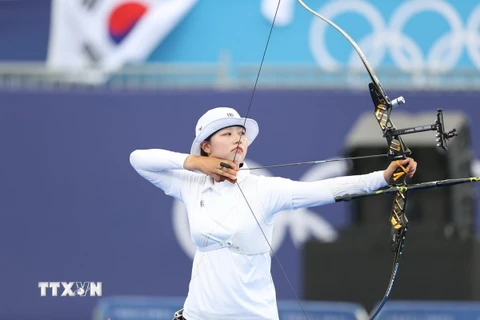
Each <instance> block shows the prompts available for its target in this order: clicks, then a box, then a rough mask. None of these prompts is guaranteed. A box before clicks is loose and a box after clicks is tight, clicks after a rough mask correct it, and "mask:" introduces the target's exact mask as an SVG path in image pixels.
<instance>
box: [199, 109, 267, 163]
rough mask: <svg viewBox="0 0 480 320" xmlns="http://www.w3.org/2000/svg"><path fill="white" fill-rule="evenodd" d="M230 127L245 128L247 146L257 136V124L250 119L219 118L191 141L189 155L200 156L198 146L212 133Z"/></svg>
mask: <svg viewBox="0 0 480 320" xmlns="http://www.w3.org/2000/svg"><path fill="white" fill-rule="evenodd" d="M231 126H241V127H245V135H246V136H247V139H248V145H250V144H251V143H252V142H253V140H255V138H256V137H257V135H258V132H259V128H258V123H257V122H256V121H255V120H253V119H250V118H246V119H245V118H221V119H217V120H215V121H213V122H211V123H209V124H208V125H207V126H205V128H203V129H202V131H200V133H199V134H198V136H196V137H195V140H193V143H192V147H191V148H190V154H192V155H197V156H199V155H200V149H201V148H200V144H201V143H202V142H203V141H204V140H205V139H206V138H208V137H209V136H210V135H211V134H212V133H214V132H216V131H218V130H221V129H223V128H226V127H231Z"/></svg>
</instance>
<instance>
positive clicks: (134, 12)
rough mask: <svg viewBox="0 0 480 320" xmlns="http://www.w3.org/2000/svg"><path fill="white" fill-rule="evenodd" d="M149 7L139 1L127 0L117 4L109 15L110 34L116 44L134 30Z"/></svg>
mask: <svg viewBox="0 0 480 320" xmlns="http://www.w3.org/2000/svg"><path fill="white" fill-rule="evenodd" d="M147 10H148V7H147V6H146V5H145V4H143V3H141V2H137V1H125V2H124V3H122V4H119V5H117V6H115V7H114V8H113V10H112V12H111V13H110V15H109V17H108V34H109V35H110V39H112V41H113V42H114V43H115V44H119V43H120V42H122V41H123V39H125V37H126V36H128V34H129V33H130V32H131V31H132V30H133V28H134V27H135V25H136V24H137V22H138V21H140V19H141V18H142V16H143V15H144V14H145V13H146V12H147Z"/></svg>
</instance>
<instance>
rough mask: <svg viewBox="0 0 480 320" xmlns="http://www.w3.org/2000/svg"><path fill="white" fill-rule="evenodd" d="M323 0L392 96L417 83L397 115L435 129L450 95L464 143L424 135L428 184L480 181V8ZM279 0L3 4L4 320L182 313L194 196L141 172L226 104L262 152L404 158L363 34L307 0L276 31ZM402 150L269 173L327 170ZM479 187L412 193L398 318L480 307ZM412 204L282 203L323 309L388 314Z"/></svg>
mask: <svg viewBox="0 0 480 320" xmlns="http://www.w3.org/2000/svg"><path fill="white" fill-rule="evenodd" d="M307 4H308V5H310V6H311V7H312V9H314V10H315V11H317V12H319V13H321V14H323V15H325V16H326V17H328V18H330V19H331V20H333V21H334V22H335V23H337V24H338V25H340V26H341V27H342V28H343V29H345V31H346V32H347V33H348V34H350V36H351V37H352V38H353V39H355V40H356V41H357V43H358V44H359V46H360V47H361V48H362V50H363V52H364V53H365V55H366V57H367V58H368V60H369V62H370V64H371V65H372V66H373V68H374V69H375V71H376V73H377V76H378V78H379V80H380V82H381V83H382V85H383V87H384V89H385V91H386V92H387V94H388V95H389V97H390V98H391V99H395V98H397V97H399V96H403V97H404V98H405V100H406V104H405V105H403V106H400V107H398V108H396V109H395V110H394V111H393V113H392V120H393V122H394V123H395V125H396V126H397V127H399V128H400V127H402V128H403V127H410V126H419V125H431V124H433V123H435V120H436V114H437V109H439V108H442V109H443V111H444V118H445V124H446V129H447V130H451V129H453V128H456V129H457V131H458V137H456V138H455V139H453V140H451V141H449V151H448V152H444V151H442V150H441V149H439V148H437V147H436V141H435V132H433V131H430V132H425V133H421V134H416V135H410V136H405V137H404V141H405V143H406V144H407V146H409V147H410V149H411V150H412V152H413V154H412V156H413V157H414V158H415V159H416V160H417V162H418V163H419V167H418V171H417V174H416V176H415V177H414V178H413V179H411V181H410V182H411V183H419V182H425V181H430V180H439V179H448V178H458V177H468V176H480V162H479V160H478V159H479V156H480V155H479V150H480V140H479V138H478V137H480V128H478V127H476V126H475V121H476V120H477V119H480V108H479V107H478V101H479V99H480V91H479V89H480V4H478V2H477V1H473V0H463V1H454V0H415V1H400V0H390V1H380V0H374V1H364V0H330V1H318V0H311V1H309V2H307ZM276 7H277V1H276V0H243V1H241V0H231V1H222V0H182V1H173V0H134V1H127V0H0V112H1V116H0V141H1V146H2V157H1V159H2V160H1V162H0V163H1V166H0V181H1V183H0V191H1V196H0V319H2V320H3V319H5V320H17V319H38V320H56V319H79V320H80V319H93V320H99V319H102V320H106V319H108V318H110V319H111V320H127V319H128V320H133V319H140V320H144V319H157V320H159V319H171V318H172V316H173V312H174V311H175V310H177V309H180V308H181V307H182V305H183V300H184V298H185V296H186V294H187V292H188V283H189V279H190V271H191V263H192V257H193V254H194V251H195V248H194V246H193V244H192V242H191V239H190V236H189V232H188V222H187V217H186V212H185V208H184V207H183V204H181V203H179V202H177V201H175V200H173V199H172V198H170V197H167V196H166V195H165V194H164V193H163V192H162V191H161V190H160V189H157V188H155V187H154V186H153V185H151V184H150V183H148V181H146V180H144V179H143V178H141V177H140V176H139V175H138V174H137V173H136V172H135V171H134V170H133V168H131V166H130V164H129V155H130V153H131V152H132V151H133V150H135V149H147V148H163V149H168V150H173V151H178V152H184V153H187V152H188V151H189V149H190V145H191V142H192V140H193V138H194V126H195V124H196V121H197V120H198V118H199V117H200V116H201V115H202V114H203V113H204V112H205V111H206V110H208V109H210V108H213V107H216V106H225V105H227V106H231V107H233V108H235V109H236V110H238V112H239V113H240V114H241V115H246V114H247V110H248V109H249V107H251V109H250V111H249V113H248V116H249V117H251V118H254V119H256V120H257V121H258V123H259V125H260V129H261V130H260V135H259V137H258V139H257V140H256V141H255V144H252V146H251V147H250V148H249V154H248V161H247V162H248V163H249V166H250V167H253V166H260V165H270V164H278V163H289V162H299V161H309V160H319V159H329V158H335V157H343V156H361V155H369V154H374V153H375V154H381V153H386V152H387V151H386V150H387V148H386V141H385V139H384V138H382V135H381V131H380V129H379V127H378V124H377V123H376V121H375V119H374V117H373V104H372V101H371V98H370V94H369V91H368V83H369V81H370V79H369V77H368V74H367V73H366V71H365V68H364V67H363V65H362V63H361V61H360V59H359V58H358V56H357V54H356V53H355V51H354V50H353V48H352V46H351V45H350V44H349V43H348V42H347V40H346V39H345V38H344V37H342V36H341V35H340V34H339V33H338V32H337V31H335V30H334V29H333V28H332V27H330V26H328V25H327V24H326V23H324V22H322V21H321V20H319V19H318V18H316V17H314V16H313V15H311V14H310V13H308V12H307V11H306V10H304V8H303V7H301V6H300V5H299V4H298V3H297V2H296V1H294V0H281V5H280V8H279V12H278V15H277V18H276V21H275V25H274V27H273V28H272V31H271V37H269V32H270V28H271V26H272V19H273V17H274V15H275V11H276ZM267 40H269V41H268V46H267V50H266V54H265V57H264V62H263V66H262V68H261V71H260V73H259V70H260V62H261V61H262V57H263V55H264V51H265V47H266V45H267ZM258 73H259V78H258V83H257V85H256V87H255V83H256V77H257V74H258ZM254 87H255V88H256V90H255V91H254ZM252 97H253V98H252ZM387 165H388V160H387V159H385V158H380V159H368V160H361V161H356V162H336V163H329V164H319V165H314V166H296V167H289V168H277V169H269V170H266V169H264V170H258V171H254V172H253V173H254V174H261V175H270V176H283V177H287V178H291V179H294V180H300V181H312V180H318V179H325V178H330V177H335V176H341V175H346V174H362V173H368V172H371V171H374V170H382V169H384V168H385V167H386V166H387ZM478 188H479V187H478V186H477V185H475V184H465V185H461V186H456V187H450V188H441V189H433V190H426V191H418V192H411V193H410V194H409V200H408V206H407V216H408V217H409V220H410V229H409V234H408V236H407V240H406V246H405V250H404V254H403V257H402V262H401V264H400V268H399V270H398V276H397V280H396V282H395V285H394V286H393V290H392V293H391V298H390V301H389V302H387V304H386V306H385V308H384V311H383V312H382V313H381V315H380V316H379V317H378V319H479V318H480V303H479V302H478V300H479V298H480V264H479V263H480V257H479V254H480V247H479V244H478V241H477V235H478V230H479V228H478V227H479V226H480V219H479V217H478V214H477V212H478V210H479V209H480V201H479V198H478V190H479V189H478ZM392 201H393V200H392V198H391V197H388V196H382V197H374V198H367V199H362V200H356V201H352V202H349V203H338V204H331V205H327V206H323V207H318V208H310V209H304V210H297V211H294V212H282V213H280V214H279V218H278V220H277V224H276V229H275V235H274V241H273V247H274V248H275V250H276V252H277V254H278V257H279V259H280V261H281V263H282V265H283V267H284V269H285V271H286V273H287V275H288V278H289V280H290V281H291V282H292V285H293V287H294V289H295V292H296V293H297V294H298V295H299V296H300V299H301V300H302V301H303V305H304V307H305V308H306V309H307V312H308V314H309V316H310V317H311V319H368V317H367V313H368V312H370V311H371V310H372V309H373V308H374V307H375V305H376V304H377V303H378V302H379V301H380V300H381V298H382V296H383V294H384V292H385V290H386V289H387V284H388V280H389V278H390V273H391V267H392V261H393V254H392V252H391V251H390V238H389V237H390V234H389V232H390V226H389V222H388V217H389V214H390V211H391V205H392ZM272 274H273V279H274V281H275V284H276V289H277V297H278V299H279V309H280V316H281V319H303V313H302V312H301V310H300V308H299V306H298V304H297V303H296V302H295V296H294V293H293V292H292V290H291V289H290V288H289V286H288V283H287V280H286V279H285V277H284V276H283V274H282V272H281V270H280V268H279V266H278V264H277V263H276V262H275V261H273V263H272ZM55 282H58V283H59V284H58V286H59V288H58V292H57V296H54V294H53V290H52V288H51V287H50V286H55V284H54V283H55ZM61 282H64V283H65V285H66V284H67V283H70V284H69V285H66V286H67V287H69V286H70V287H69V288H70V290H71V293H72V294H71V295H69V294H68V292H70V291H69V290H67V291H66V292H67V293H65V291H64V289H65V288H64V285H62V284H61ZM52 283H53V284H52ZM94 285H96V286H97V289H95V286H94ZM98 286H100V288H101V290H100V291H99V290H98ZM42 287H43V288H44V289H42ZM62 293H65V296H62Z"/></svg>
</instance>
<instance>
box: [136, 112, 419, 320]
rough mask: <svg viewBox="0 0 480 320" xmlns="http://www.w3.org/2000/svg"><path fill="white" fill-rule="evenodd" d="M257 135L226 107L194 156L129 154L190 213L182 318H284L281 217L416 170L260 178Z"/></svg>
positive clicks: (208, 116)
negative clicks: (273, 270)
mask: <svg viewBox="0 0 480 320" xmlns="http://www.w3.org/2000/svg"><path fill="white" fill-rule="evenodd" d="M258 132H259V128H258V124H257V122H256V121H255V120H252V119H248V118H242V117H240V115H239V114H238V112H237V111H235V110H234V109H232V108H226V107H219V108H215V109H211V110H209V111H207V112H206V113H205V114H204V115H203V116H202V117H201V118H200V119H199V120H198V122H197V126H196V137H195V139H194V141H193V143H192V147H191V150H190V154H184V153H177V152H172V151H168V150H161V149H150V150H135V151H134V152H132V154H131V155H130V163H131V165H132V166H133V168H134V169H135V170H136V171H137V172H138V173H139V174H140V175H141V176H142V177H144V178H145V179H147V180H148V181H150V182H151V183H152V184H154V185H155V186H156V187H158V188H160V189H162V190H163V191H164V192H165V194H167V195H169V196H172V197H174V198H176V199H178V200H180V201H182V202H183V203H184V204H185V206H186V209H187V212H188V221H189V225H190V233H191V238H192V240H193V242H194V243H195V245H196V248H197V250H196V253H195V256H194V259H193V267H192V273H191V279H190V284H189V291H188V296H187V298H186V300H185V303H184V306H183V310H182V311H181V312H179V313H177V315H176V319H186V320H207V319H208V320H224V319H236V320H253V319H255V320H259V319H269V320H271V319H278V310H277V303H276V294H275V287H274V283H273V280H272V277H271V274H270V265H271V257H270V247H269V243H268V242H267V241H266V239H265V237H266V238H267V239H268V241H269V242H271V240H272V233H273V226H274V223H275V217H276V214H277V213H278V212H280V211H283V210H293V209H298V208H306V207H313V206H321V205H325V204H329V203H333V202H334V198H335V196H338V195H343V194H347V193H350V194H352V193H360V192H371V191H374V190H377V189H379V188H381V187H384V186H386V185H387V184H388V182H390V181H391V179H392V175H393V173H394V172H395V170H396V169H397V168H398V167H402V168H403V169H404V171H405V174H406V175H407V177H412V176H413V175H414V174H415V170H416V168H417V163H416V162H415V161H414V160H413V159H412V158H407V159H405V160H402V161H399V162H395V161H394V162H391V163H390V165H389V166H388V167H387V169H386V170H383V171H376V172H372V173H369V174H364V175H354V176H344V177H337V178H331V179H326V180H320V181H314V182H299V181H293V180H290V179H286V178H280V177H263V176H255V175H251V174H249V170H248V167H247V164H246V163H244V159H245V157H246V155H247V150H248V146H249V145H250V144H251V143H252V142H253V141H254V140H255V138H256V137H257V135H258ZM240 168H242V170H240ZM246 200H247V201H246Z"/></svg>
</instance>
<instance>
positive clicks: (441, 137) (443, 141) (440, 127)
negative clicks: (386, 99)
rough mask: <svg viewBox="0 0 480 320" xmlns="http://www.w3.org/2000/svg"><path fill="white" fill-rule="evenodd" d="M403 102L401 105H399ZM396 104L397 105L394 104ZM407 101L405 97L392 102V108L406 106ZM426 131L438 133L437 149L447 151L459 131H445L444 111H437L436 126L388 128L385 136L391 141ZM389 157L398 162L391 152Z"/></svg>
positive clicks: (384, 133) (409, 152)
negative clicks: (448, 142)
mask: <svg viewBox="0 0 480 320" xmlns="http://www.w3.org/2000/svg"><path fill="white" fill-rule="evenodd" d="M400 101H401V103H399V102H400ZM394 102H396V104H394ZM404 103H405V100H404V99H403V97H399V98H397V99H395V100H393V101H392V106H393V107H395V106H396V105H400V104H404ZM424 131H437V134H436V135H435V137H436V138H437V139H436V140H437V147H439V148H442V149H443V150H445V151H447V150H448V144H447V141H448V140H450V139H451V138H453V137H456V136H457V135H458V134H457V129H452V130H450V131H448V132H446V131H445V122H444V121H443V109H437V120H436V121H435V123H434V124H430V125H424V126H416V127H409V128H404V129H394V128H389V127H386V128H385V130H384V132H383V136H384V137H385V138H386V139H387V140H389V141H391V140H392V139H393V138H394V137H396V136H401V135H405V134H412V133H419V132H424ZM408 154H411V151H410V150H408ZM388 156H389V157H390V158H391V159H393V160H396V159H397V158H396V156H395V155H394V154H393V153H392V152H389V153H388Z"/></svg>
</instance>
